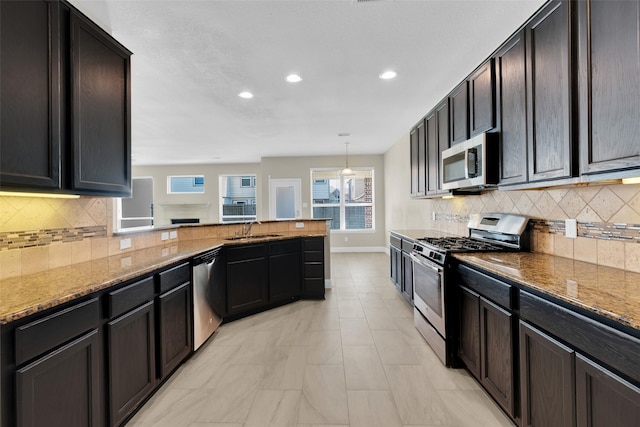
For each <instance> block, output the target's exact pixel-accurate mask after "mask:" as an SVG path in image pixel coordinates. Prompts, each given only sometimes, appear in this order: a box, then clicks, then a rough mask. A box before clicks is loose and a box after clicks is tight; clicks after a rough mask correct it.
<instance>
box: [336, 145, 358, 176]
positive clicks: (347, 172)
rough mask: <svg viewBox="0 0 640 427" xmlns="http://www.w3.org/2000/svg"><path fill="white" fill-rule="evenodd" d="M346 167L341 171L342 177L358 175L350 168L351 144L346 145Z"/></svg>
mask: <svg viewBox="0 0 640 427" xmlns="http://www.w3.org/2000/svg"><path fill="white" fill-rule="evenodd" d="M344 151H345V167H344V169H342V170H341V171H340V176H355V175H356V173H355V172H354V171H353V170H352V169H351V168H350V167H349V143H348V142H345V143H344Z"/></svg>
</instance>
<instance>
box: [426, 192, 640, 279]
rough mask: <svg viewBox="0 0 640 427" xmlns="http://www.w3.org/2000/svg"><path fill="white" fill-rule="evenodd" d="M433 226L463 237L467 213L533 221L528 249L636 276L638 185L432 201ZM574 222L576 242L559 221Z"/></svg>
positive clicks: (487, 194) (639, 266)
mask: <svg viewBox="0 0 640 427" xmlns="http://www.w3.org/2000/svg"><path fill="white" fill-rule="evenodd" d="M431 206H432V209H433V213H432V214H433V215H434V216H435V222H434V227H435V228H438V229H442V230H445V231H448V232H450V233H453V234H458V235H465V234H466V233H467V222H468V219H469V215H470V214H471V213H490V212H508V213H515V214H522V215H527V216H529V217H530V218H532V219H534V224H535V227H534V233H533V250H534V251H536V252H543V253H548V254H553V255H557V256H562V257H565V258H573V259H576V260H580V261H587V262H592V263H596V264H600V265H606V266H610V267H616V268H622V269H626V270H631V271H636V272H640V185H637V184H636V185H623V184H615V185H590V186H576V187H571V188H554V189H542V190H521V191H488V192H485V193H484V194H482V195H479V196H465V197H455V198H453V199H435V200H433V204H432V205H431ZM567 218H575V219H577V221H578V238H577V239H569V238H566V237H565V236H564V231H565V229H564V220H565V219H567Z"/></svg>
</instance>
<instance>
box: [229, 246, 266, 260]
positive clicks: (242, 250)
mask: <svg viewBox="0 0 640 427" xmlns="http://www.w3.org/2000/svg"><path fill="white" fill-rule="evenodd" d="M266 256H267V245H265V244H264V243H261V244H258V245H244V246H237V247H228V248H227V261H229V262H233V261H246V260H249V259H255V258H265V257H266Z"/></svg>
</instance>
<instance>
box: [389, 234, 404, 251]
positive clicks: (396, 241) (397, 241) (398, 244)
mask: <svg viewBox="0 0 640 427" xmlns="http://www.w3.org/2000/svg"><path fill="white" fill-rule="evenodd" d="M389 244H390V245H391V246H392V247H394V248H398V249H402V239H401V238H399V237H396V236H394V235H393V234H392V235H391V236H390V237H389Z"/></svg>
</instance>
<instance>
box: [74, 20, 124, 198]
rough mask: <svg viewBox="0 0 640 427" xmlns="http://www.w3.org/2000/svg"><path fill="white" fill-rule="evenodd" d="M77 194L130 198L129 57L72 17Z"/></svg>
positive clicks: (116, 46) (121, 49) (92, 28)
mask: <svg viewBox="0 0 640 427" xmlns="http://www.w3.org/2000/svg"><path fill="white" fill-rule="evenodd" d="M71 50H72V66H71V94H72V114H71V116H72V138H71V140H72V158H73V177H72V182H71V185H72V187H73V189H74V190H79V191H88V192H92V193H96V192H99V193H102V192H103V193H105V194H109V195H114V196H129V195H131V84H130V65H129V56H130V52H129V51H127V50H126V49H124V48H123V47H122V46H120V45H119V44H117V43H116V42H115V41H114V40H112V39H111V38H109V37H108V36H107V35H106V34H105V33H104V32H103V31H102V30H100V29H99V28H97V27H96V26H95V25H94V24H93V23H91V22H89V21H88V20H86V19H85V18H83V17H80V16H79V15H76V14H75V13H73V12H72V13H71Z"/></svg>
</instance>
